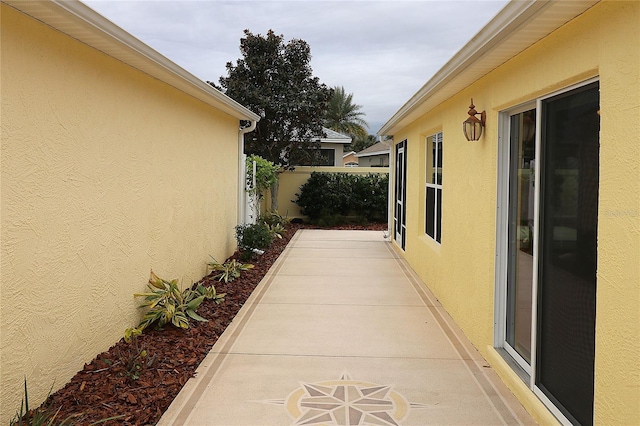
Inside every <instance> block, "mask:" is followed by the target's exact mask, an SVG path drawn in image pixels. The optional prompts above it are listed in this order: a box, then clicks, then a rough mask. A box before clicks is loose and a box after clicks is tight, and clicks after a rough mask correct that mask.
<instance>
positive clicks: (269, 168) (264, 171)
mask: <svg viewBox="0 0 640 426" xmlns="http://www.w3.org/2000/svg"><path fill="white" fill-rule="evenodd" d="M254 161H255V162H256V185H255V187H254V186H253V162H254ZM246 167H247V187H248V188H251V189H250V190H249V193H253V194H256V195H257V196H258V197H259V198H262V197H263V196H264V193H265V191H266V190H267V189H269V188H271V185H273V184H274V183H275V182H276V181H277V180H278V172H279V170H280V168H279V167H278V166H277V165H275V164H274V163H273V162H271V161H269V160H265V159H264V158H262V157H260V156H259V155H250V156H248V157H247V160H246Z"/></svg>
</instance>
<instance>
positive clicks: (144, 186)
mask: <svg viewBox="0 0 640 426" xmlns="http://www.w3.org/2000/svg"><path fill="white" fill-rule="evenodd" d="M1 13H2V58H1V59H2V63H1V65H2V85H1V90H2V92H1V94H2V151H1V152H2V154H1V155H2V157H1V164H2V172H1V173H2V174H1V185H2V186H1V191H2V192H1V203H2V205H1V226H2V230H1V232H2V234H1V235H2V260H1V261H2V263H1V268H2V269H1V273H2V276H1V287H0V291H1V305H0V307H1V349H0V356H1V362H0V374H1V383H2V387H1V391H0V392H1V393H0V405H1V410H0V423H2V424H7V423H8V419H9V417H10V416H12V415H13V414H14V413H15V410H17V409H18V408H19V405H20V398H21V387H22V381H23V377H24V376H26V378H27V380H28V385H29V394H30V399H31V402H32V405H36V404H37V403H39V402H41V401H42V399H43V398H44V396H45V395H46V393H47V391H48V390H49V388H50V387H51V385H52V384H53V383H54V382H55V386H54V390H56V389H57V388H59V387H60V386H62V385H64V384H65V383H66V382H67V381H68V379H70V378H71V377H72V376H73V374H74V373H76V372H77V371H78V370H80V369H81V368H82V366H83V364H84V363H85V362H88V361H90V360H91V359H92V358H93V357H94V356H95V355H97V354H98V353H100V352H102V351H104V350H106V349H108V348H109V347H110V346H111V345H113V344H114V343H115V342H116V341H117V340H118V339H119V338H120V337H122V334H123V332H124V330H125V328H126V327H129V326H132V325H136V324H137V321H138V320H139V314H140V312H139V311H138V310H137V309H136V307H137V305H138V304H139V303H140V301H139V300H134V297H133V293H134V292H140V291H142V290H144V289H145V284H146V281H147V279H148V277H149V271H150V270H151V269H152V268H153V270H154V271H155V272H157V273H158V274H159V275H160V276H162V277H166V278H180V279H181V280H182V283H183V285H190V284H191V282H192V281H195V280H198V279H200V278H201V277H202V276H203V275H204V274H205V268H206V264H205V262H206V261H207V260H208V259H209V255H213V256H214V257H215V258H217V259H225V258H226V257H227V256H228V255H230V254H231V253H232V252H233V250H234V249H235V239H234V237H233V227H234V225H235V224H236V223H235V222H236V211H237V202H236V198H237V180H238V179H237V176H238V175H237V172H238V170H237V141H238V124H239V123H238V120H237V119H234V118H233V117H231V116H229V115H227V114H223V113H221V112H219V111H218V110H217V109H215V108H213V107H211V106H209V105H206V104H205V103H203V102H201V101H198V100H196V99H194V98H191V97H189V96H187V95H185V94H183V93H182V92H179V91H177V90H175V89H173V88H172V87H170V86H168V85H166V84H164V83H162V82H160V81H158V80H156V79H153V78H151V77H149V76H148V75H146V74H143V73H141V72H139V71H137V70H135V69H133V68H131V67H129V66H127V65H125V64H123V63H121V62H119V61H116V60H114V59H112V58H110V57H107V56H105V55H104V54H102V53H100V52H98V51H97V50H94V49H92V48H90V47H88V46H86V45H84V44H81V43H79V42H77V41H75V40H73V39H70V38H69V37H67V36H65V35H63V34H61V33H59V32H56V31H53V30H51V29H50V28H49V27H47V26H45V25H42V24H41V23H39V22H37V21H35V20H33V19H31V18H28V17H25V16H24V15H22V14H20V13H18V12H16V11H15V10H14V9H11V8H9V7H7V6H6V5H4V4H2V10H1Z"/></svg>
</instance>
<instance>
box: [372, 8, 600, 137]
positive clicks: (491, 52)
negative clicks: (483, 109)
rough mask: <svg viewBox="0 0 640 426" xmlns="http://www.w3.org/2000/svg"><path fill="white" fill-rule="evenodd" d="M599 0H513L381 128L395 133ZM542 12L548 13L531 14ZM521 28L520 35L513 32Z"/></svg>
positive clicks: (379, 132)
mask: <svg viewBox="0 0 640 426" xmlns="http://www.w3.org/2000/svg"><path fill="white" fill-rule="evenodd" d="M598 1H600V0H574V1H571V2H549V1H546V0H525V1H523V0H512V1H511V2H509V3H508V4H507V5H506V6H505V7H504V8H503V9H502V10H501V11H500V12H499V13H498V14H497V15H496V16H495V17H494V18H493V19H492V20H491V21H490V22H489V23H488V24H487V25H485V27H484V28H482V29H481V30H480V31H479V32H478V34H477V35H476V36H475V37H473V38H472V39H471V40H470V41H469V42H468V43H467V44H466V45H465V46H464V47H463V48H462V49H460V50H459V51H458V52H457V53H456V54H455V55H454V56H453V57H452V58H451V59H450V60H449V62H447V63H446V64H445V65H444V66H443V67H442V68H440V70H439V71H438V72H436V74H435V75H434V76H433V77H432V78H431V79H430V80H429V81H427V83H426V84H425V85H424V86H422V88H421V89H420V90H419V91H418V92H417V93H416V94H415V95H413V96H412V97H411V98H410V99H409V100H408V101H407V102H406V103H405V104H404V105H403V106H402V107H401V108H400V109H399V110H398V111H397V112H396V113H395V114H394V115H393V116H392V117H391V118H390V119H389V120H388V121H387V122H386V123H385V124H384V125H383V126H382V127H381V128H380V130H379V131H378V132H377V134H378V135H381V136H384V135H393V134H394V133H396V132H397V131H398V130H400V129H401V128H402V127H404V126H405V125H407V124H408V123H410V122H412V121H413V120H415V119H416V118H418V117H420V116H421V115H423V114H425V113H427V112H429V111H430V110H431V109H433V108H434V107H436V106H437V105H439V104H440V103H441V102H443V101H445V100H446V99H448V98H450V97H451V96H454V95H455V94H456V93H458V92H459V91H460V90H462V89H464V88H465V87H467V86H469V85H471V84H472V83H474V82H475V81H477V80H478V79H480V78H482V77H483V76H484V75H486V74H488V73H489V72H491V71H492V70H494V69H495V68H497V67H498V66H500V65H502V64H503V63H505V62H506V61H508V60H509V59H511V58H513V57H514V56H516V55H517V54H518V53H520V52H522V51H524V50H525V49H527V48H528V47H530V46H531V45H533V44H534V43H536V42H538V41H539V40H541V39H542V38H543V37H545V36H547V35H548V34H550V33H551V32H553V31H554V30H556V29H558V28H559V27H560V26H562V25H564V24H565V23H567V22H569V21H570V20H571V19H573V18H575V17H576V16H578V15H580V14H582V13H583V12H584V11H586V10H587V9H589V8H590V7H592V6H593V5H594V4H596V3H598ZM538 16H542V17H543V18H544V19H537V20H534V19H532V18H534V17H538ZM516 32H517V33H519V37H518V38H517V40H516V39H515V37H514V38H512V37H511V36H512V35H513V34H514V33H516Z"/></svg>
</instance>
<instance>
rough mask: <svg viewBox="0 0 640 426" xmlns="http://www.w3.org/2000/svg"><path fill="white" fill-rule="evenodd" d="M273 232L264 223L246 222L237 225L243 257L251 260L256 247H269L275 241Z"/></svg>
mask: <svg viewBox="0 0 640 426" xmlns="http://www.w3.org/2000/svg"><path fill="white" fill-rule="evenodd" d="M273 237H274V235H273V233H272V232H271V231H270V230H269V227H268V226H267V225H265V224H264V223H261V222H259V223H254V224H244V225H238V226H236V241H238V247H239V248H240V250H241V251H242V253H243V259H244V260H249V259H251V257H252V254H253V251H254V250H255V249H259V250H262V249H266V248H269V246H270V245H271V243H272V242H273Z"/></svg>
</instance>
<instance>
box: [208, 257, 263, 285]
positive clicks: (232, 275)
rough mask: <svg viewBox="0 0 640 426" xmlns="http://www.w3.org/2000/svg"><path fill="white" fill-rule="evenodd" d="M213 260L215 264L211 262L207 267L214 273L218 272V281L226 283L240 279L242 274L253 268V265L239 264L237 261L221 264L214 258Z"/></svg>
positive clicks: (232, 260)
mask: <svg viewBox="0 0 640 426" xmlns="http://www.w3.org/2000/svg"><path fill="white" fill-rule="evenodd" d="M212 259H213V262H209V263H207V265H209V267H210V268H211V270H212V271H218V272H219V274H217V275H216V276H215V278H216V279H217V280H218V281H224V282H225V283H228V282H230V281H233V280H235V279H236V278H240V275H241V274H242V272H244V271H248V270H249V269H251V268H253V265H252V264H250V263H242V262H238V261H237V260H235V259H231V260H227V261H226V262H224V263H219V262H218V261H217V260H215V259H214V258H213V257H212Z"/></svg>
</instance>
